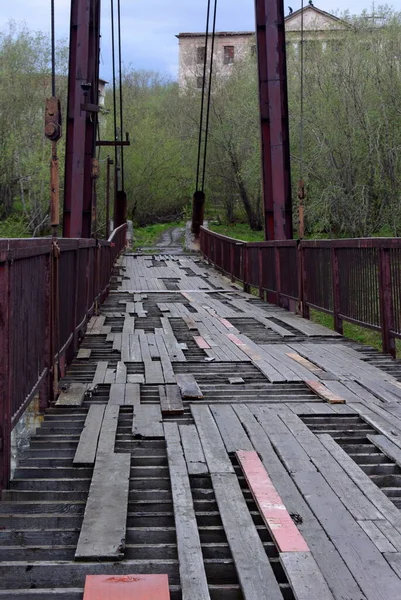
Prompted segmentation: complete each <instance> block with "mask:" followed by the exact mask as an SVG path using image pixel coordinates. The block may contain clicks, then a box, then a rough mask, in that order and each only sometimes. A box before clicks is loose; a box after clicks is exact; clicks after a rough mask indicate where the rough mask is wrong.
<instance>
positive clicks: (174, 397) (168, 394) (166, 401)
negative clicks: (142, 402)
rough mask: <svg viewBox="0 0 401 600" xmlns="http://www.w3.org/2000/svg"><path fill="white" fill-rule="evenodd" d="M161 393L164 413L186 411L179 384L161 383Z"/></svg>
mask: <svg viewBox="0 0 401 600" xmlns="http://www.w3.org/2000/svg"><path fill="white" fill-rule="evenodd" d="M159 395H160V406H161V410H162V414H163V415H164V414H167V415H168V414H170V415H171V414H173V415H174V414H176V415H180V414H182V413H183V412H184V405H183V403H182V399H181V394H180V389H179V387H178V385H160V386H159Z"/></svg>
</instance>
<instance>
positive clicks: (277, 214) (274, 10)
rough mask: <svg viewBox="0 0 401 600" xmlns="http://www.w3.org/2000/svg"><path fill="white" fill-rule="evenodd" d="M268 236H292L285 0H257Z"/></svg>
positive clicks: (263, 163)
mask: <svg viewBox="0 0 401 600" xmlns="http://www.w3.org/2000/svg"><path fill="white" fill-rule="evenodd" d="M255 13H256V44H257V56H258V77H259V104H260V123H261V145H262V180H263V199H264V209H265V238H266V240H274V239H275V240H285V239H292V201H291V172H290V146H289V125H288V93H287V66H286V52H285V31H284V6H283V0H255Z"/></svg>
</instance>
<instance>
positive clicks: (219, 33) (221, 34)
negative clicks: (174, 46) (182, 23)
mask: <svg viewBox="0 0 401 600" xmlns="http://www.w3.org/2000/svg"><path fill="white" fill-rule="evenodd" d="M209 35H210V36H211V35H212V34H211V33H209ZM245 35H248V36H251V35H255V32H254V31H216V37H237V36H245ZM201 36H202V37H205V32H204V31H199V32H198V33H179V34H178V35H176V36H175V37H177V38H188V37H201Z"/></svg>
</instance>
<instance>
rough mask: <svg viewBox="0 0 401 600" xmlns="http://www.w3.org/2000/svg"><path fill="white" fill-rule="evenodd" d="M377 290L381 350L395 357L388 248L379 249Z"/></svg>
mask: <svg viewBox="0 0 401 600" xmlns="http://www.w3.org/2000/svg"><path fill="white" fill-rule="evenodd" d="M379 290H380V294H379V295H380V312H381V317H382V319H381V320H382V339H383V352H388V353H389V354H391V355H392V356H393V357H394V358H395V357H396V347H395V338H394V335H393V334H392V332H393V331H394V307H393V296H392V293H391V267H390V250H389V249H388V248H380V250H379Z"/></svg>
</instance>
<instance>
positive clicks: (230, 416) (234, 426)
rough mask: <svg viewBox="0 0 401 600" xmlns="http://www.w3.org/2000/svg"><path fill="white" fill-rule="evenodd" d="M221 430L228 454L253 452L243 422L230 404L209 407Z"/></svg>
mask: <svg viewBox="0 0 401 600" xmlns="http://www.w3.org/2000/svg"><path fill="white" fill-rule="evenodd" d="M209 408H210V410H211V412H212V415H213V417H214V420H215V421H216V423H217V427H218V428H219V431H220V435H221V437H222V439H223V442H224V445H225V447H226V450H227V452H229V453H230V452H236V451H237V450H253V446H252V443H251V441H250V440H249V438H248V436H247V434H246V433H245V429H244V428H243V427H242V425H241V421H240V420H239V419H238V417H237V415H236V414H235V412H234V411H233V409H232V407H231V406H230V405H229V404H214V405H213V404H211V405H210V406H209Z"/></svg>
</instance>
